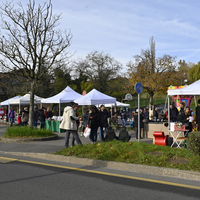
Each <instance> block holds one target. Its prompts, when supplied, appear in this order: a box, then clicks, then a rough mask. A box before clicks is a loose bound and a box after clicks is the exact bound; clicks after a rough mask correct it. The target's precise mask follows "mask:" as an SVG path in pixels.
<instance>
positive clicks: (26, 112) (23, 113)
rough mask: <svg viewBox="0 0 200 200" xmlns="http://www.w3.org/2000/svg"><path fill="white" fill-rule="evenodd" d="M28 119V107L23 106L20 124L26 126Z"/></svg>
mask: <svg viewBox="0 0 200 200" xmlns="http://www.w3.org/2000/svg"><path fill="white" fill-rule="evenodd" d="M28 119H29V112H28V108H27V107H25V108H24V110H23V112H22V124H23V126H27V124H28Z"/></svg>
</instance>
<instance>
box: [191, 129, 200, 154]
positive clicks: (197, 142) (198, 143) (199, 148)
mask: <svg viewBox="0 0 200 200" xmlns="http://www.w3.org/2000/svg"><path fill="white" fill-rule="evenodd" d="M188 147H189V149H190V151H191V152H193V153H194V154H198V155H200V131H194V132H191V133H189V134H188Z"/></svg>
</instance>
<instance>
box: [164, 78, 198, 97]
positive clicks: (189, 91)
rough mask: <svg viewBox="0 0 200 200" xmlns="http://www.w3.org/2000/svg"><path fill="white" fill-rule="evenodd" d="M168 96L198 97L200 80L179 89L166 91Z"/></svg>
mask: <svg viewBox="0 0 200 200" xmlns="http://www.w3.org/2000/svg"><path fill="white" fill-rule="evenodd" d="M167 93H168V95H169V96H172V95H200V80H198V81H196V82H194V83H192V84H190V85H188V86H186V87H184V88H181V89H175V90H173V89H170V90H168V91H167Z"/></svg>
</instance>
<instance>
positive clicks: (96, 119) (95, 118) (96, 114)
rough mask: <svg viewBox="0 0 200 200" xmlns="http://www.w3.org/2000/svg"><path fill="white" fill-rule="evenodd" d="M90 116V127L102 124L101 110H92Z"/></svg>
mask: <svg viewBox="0 0 200 200" xmlns="http://www.w3.org/2000/svg"><path fill="white" fill-rule="evenodd" d="M90 116H91V117H92V118H90V117H89V122H88V124H89V127H90V128H98V127H99V125H100V114H99V112H98V111H96V112H92V113H91V114H90Z"/></svg>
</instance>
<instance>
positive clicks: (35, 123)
mask: <svg viewBox="0 0 200 200" xmlns="http://www.w3.org/2000/svg"><path fill="white" fill-rule="evenodd" d="M33 124H34V127H35V128H37V121H35V120H34V122H33Z"/></svg>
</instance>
